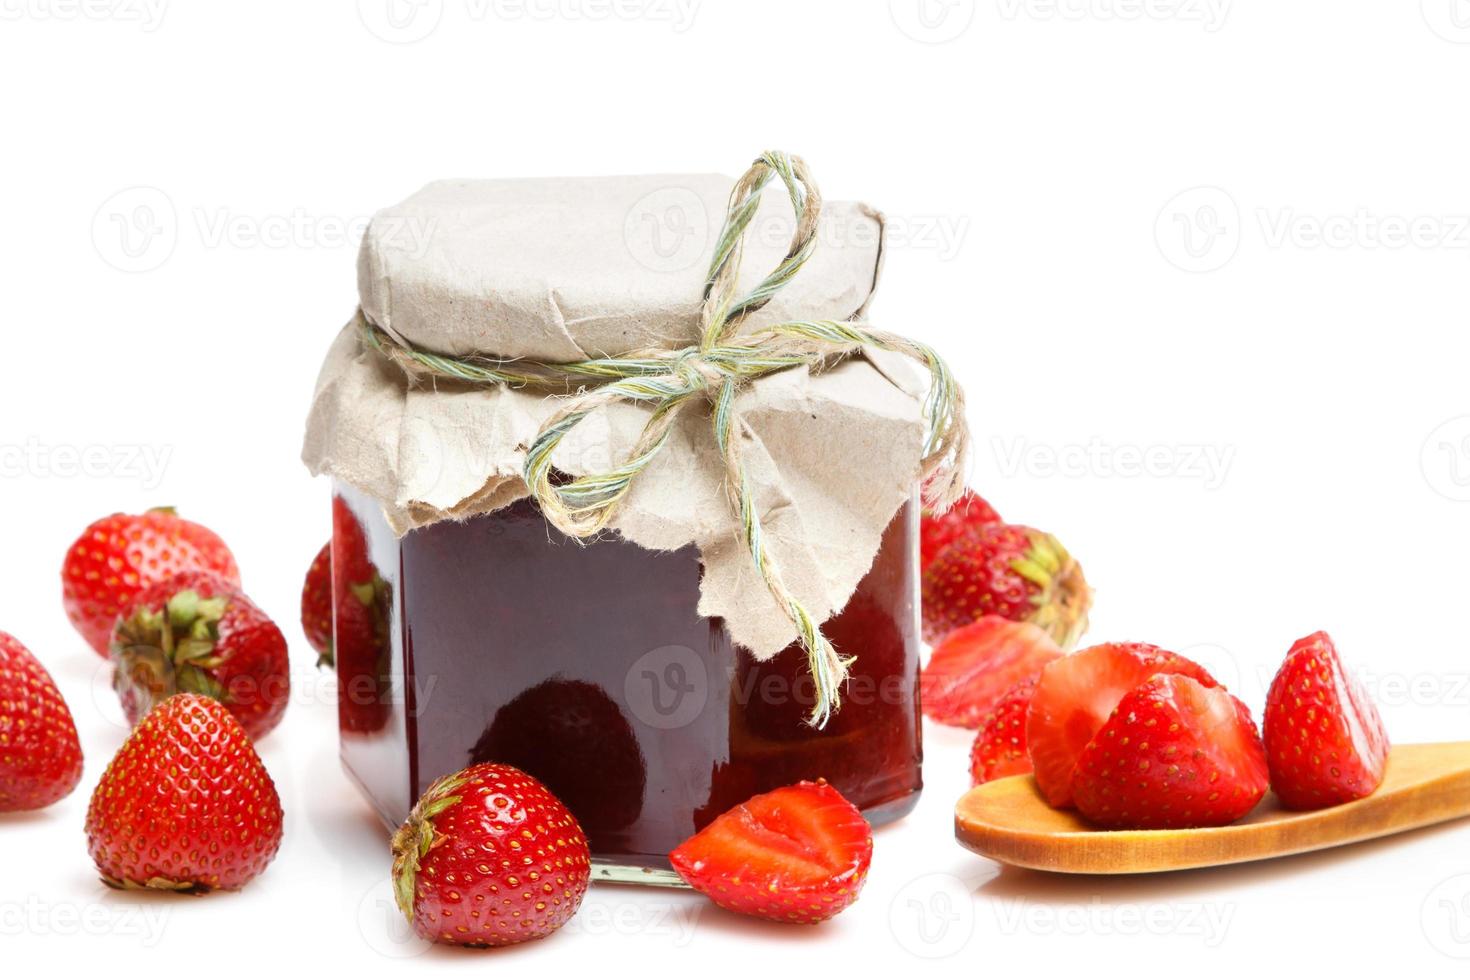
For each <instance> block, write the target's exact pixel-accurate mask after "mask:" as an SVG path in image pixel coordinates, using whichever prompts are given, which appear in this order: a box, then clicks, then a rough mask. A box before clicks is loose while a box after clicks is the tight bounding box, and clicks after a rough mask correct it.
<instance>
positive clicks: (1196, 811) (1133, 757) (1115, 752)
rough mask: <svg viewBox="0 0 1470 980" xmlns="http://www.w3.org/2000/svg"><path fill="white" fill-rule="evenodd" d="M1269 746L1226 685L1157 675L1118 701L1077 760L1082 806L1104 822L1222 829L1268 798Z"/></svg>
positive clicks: (1075, 782) (1075, 789)
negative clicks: (1220, 685)
mask: <svg viewBox="0 0 1470 980" xmlns="http://www.w3.org/2000/svg"><path fill="white" fill-rule="evenodd" d="M1267 782H1268V779H1267V771H1266V751H1265V749H1264V748H1263V747H1262V746H1261V736H1260V734H1259V733H1258V732H1257V731H1256V723H1255V722H1254V721H1252V720H1251V715H1250V711H1249V710H1247V709H1246V706H1245V705H1243V704H1241V703H1240V701H1238V700H1237V699H1236V698H1234V697H1231V695H1230V694H1229V693H1227V692H1226V690H1225V689H1224V688H1223V687H1206V686H1205V685H1203V684H1201V683H1199V682H1198V681H1196V680H1194V679H1193V678H1190V677H1186V676H1184V675H1182V674H1155V675H1154V676H1153V677H1151V678H1149V679H1148V680H1146V681H1144V682H1143V683H1142V684H1140V685H1139V686H1138V687H1136V688H1134V689H1133V690H1132V691H1130V692H1129V693H1128V694H1126V695H1124V697H1123V700H1121V701H1119V702H1118V707H1117V708H1116V709H1114V711H1113V714H1112V716H1111V717H1110V718H1108V720H1107V723H1106V724H1104V725H1103V726H1102V728H1101V729H1099V730H1098V732H1097V734H1096V735H1094V736H1093V738H1092V741H1090V742H1089V743H1088V744H1087V748H1085V749H1084V750H1083V751H1082V755H1081V756H1080V757H1079V758H1078V760H1077V772H1076V774H1075V775H1074V776H1073V778H1072V794H1073V796H1074V797H1075V798H1076V801H1077V809H1078V810H1079V811H1081V813H1082V815H1083V816H1084V817H1086V818H1087V819H1088V820H1091V821H1092V822H1093V823H1095V824H1098V825H1099V826H1102V827H1108V828H1114V829H1129V830H1157V829H1165V828H1176V827H1223V826H1224V825H1226V824H1229V823H1234V822H1235V821H1236V820H1239V819H1240V818H1241V817H1243V816H1245V815H1246V814H1247V813H1250V812H1251V810H1253V809H1255V807H1256V804H1257V803H1259V802H1261V797H1263V796H1265V795H1266V786H1267Z"/></svg>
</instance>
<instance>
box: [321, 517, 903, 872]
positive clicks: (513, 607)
mask: <svg viewBox="0 0 1470 980" xmlns="http://www.w3.org/2000/svg"><path fill="white" fill-rule="evenodd" d="M338 493H339V496H338V497H337V498H336V500H335V501H334V513H335V517H336V520H335V530H334V536H333V540H334V547H333V559H334V567H335V568H338V569H346V570H347V574H346V575H345V576H337V578H338V581H337V582H336V583H335V585H336V596H337V598H336V602H337V607H338V608H337V641H336V652H337V663H338V677H339V688H340V694H341V701H340V704H339V715H340V721H341V730H342V758H343V762H344V764H345V765H346V767H347V769H348V770H349V772H351V773H352V774H353V775H354V776H355V778H356V779H357V780H358V781H359V783H361V785H362V787H363V788H364V790H365V791H366V792H367V795H368V796H369V798H370V799H371V800H372V802H373V804H374V805H375V807H376V808H377V810H378V813H379V814H380V815H381V816H382V817H383V819H384V820H385V821H387V822H388V823H389V824H390V825H393V826H396V825H397V824H398V823H400V822H401V821H402V820H403V819H404V818H405V817H406V816H407V814H408V810H409V808H410V806H411V805H412V803H413V801H414V800H416V799H417V798H418V796H419V795H420V794H421V793H422V792H423V791H424V790H425V789H426V788H427V787H428V785H429V783H431V782H432V781H433V780H434V779H436V778H437V777H439V776H442V775H445V774H446V773H450V772H454V771H456V770H458V769H460V768H463V767H464V766H466V765H469V764H470V763H472V762H481V761H486V760H494V761H498V762H507V763H510V764H512V765H515V766H518V767H520V768H522V769H524V770H526V771H527V772H530V773H531V774H533V775H535V776H537V777H538V778H540V779H541V780H542V781H543V782H545V783H546V784H547V785H548V786H549V787H550V788H551V790H552V791H553V792H554V793H556V794H557V795H558V796H559V797H561V798H562V800H564V801H565V802H566V804H567V805H568V806H569V807H570V808H571V810H572V811H573V812H574V813H575V814H576V815H577V818H578V820H579V821H580V822H581V823H582V826H583V828H584V829H585V830H586V832H587V835H588V837H589V839H590V841H591V845H592V853H593V857H594V858H595V859H596V860H597V861H598V862H599V863H601V864H603V865H608V866H613V867H624V868H656V869H666V868H668V866H669V865H668V857H667V856H668V852H669V851H670V850H672V849H673V848H674V847H675V846H677V845H678V844H679V843H681V842H682V841H683V840H684V839H685V838H687V837H689V836H690V835H691V834H693V833H694V832H695V831H697V830H699V829H700V828H702V827H703V826H705V825H706V824H707V823H709V822H710V821H711V820H713V819H714V818H715V817H716V816H718V815H719V814H720V813H722V812H724V811H725V810H727V809H729V808H730V807H733V806H735V805H736V804H738V803H741V802H743V801H744V800H746V799H748V798H749V797H751V796H752V795H754V794H756V793H761V792H765V791H767V790H770V789H774V788H776V787H778V786H783V785H786V784H789V783H793V782H796V781H797V780H801V779H816V778H818V777H825V778H826V779H827V781H828V782H830V783H832V784H833V785H834V786H836V787H837V789H838V790H840V791H841V792H842V794H843V795H844V796H846V797H847V798H848V799H849V800H851V801H852V802H853V803H854V804H855V805H857V806H858V807H859V808H860V809H862V810H863V811H864V812H865V814H866V815H867V817H868V819H869V820H870V821H871V822H873V823H883V822H887V821H889V820H894V819H896V818H898V817H900V816H902V815H903V814H905V813H907V812H908V811H909V810H910V809H912V808H913V806H914V805H915V803H917V800H918V793H919V790H920V787H921V785H922V782H921V778H920V760H921V756H922V751H921V747H920V723H919V706H918V696H917V691H918V672H919V642H918V629H917V626H918V614H917V608H916V596H917V585H916V577H917V566H916V557H915V548H916V543H917V540H918V527H917V523H918V518H917V510H916V508H915V507H913V506H912V505H910V506H906V507H904V508H903V509H902V510H900V512H899V513H898V515H897V516H896V517H895V518H894V520H893V522H892V524H890V526H889V527H888V529H887V531H886V532H885V534H884V538H883V543H882V546H881V548H880V549H879V551H878V555H877V557H876V559H875V560H874V563H873V567H872V568H871V569H870V570H869V572H868V574H867V576H866V577H865V578H864V579H863V580H862V582H861V584H859V586H858V588H857V591H856V592H855V593H854V595H853V597H852V600H851V601H850V602H849V603H848V605H847V607H846V608H845V609H843V611H842V612H841V613H839V614H838V615H836V616H835V617H833V618H832V619H830V620H828V622H827V623H826V624H825V627H824V629H825V630H826V633H827V635H828V636H829V637H830V638H831V639H832V641H833V643H834V645H835V646H836V647H837V649H838V650H839V651H841V652H843V653H845V654H850V655H855V656H856V657H857V660H856V662H855V663H854V665H853V668H852V672H851V678H850V681H849V683H848V685H847V688H846V691H845V693H844V696H843V703H842V708H841V710H840V711H838V712H837V714H836V715H834V716H833V718H832V720H831V721H830V722H829V723H828V724H827V726H826V728H825V729H823V730H820V731H818V730H816V729H814V728H812V727H810V726H809V725H807V724H806V722H805V718H806V716H807V714H808V713H809V712H810V710H811V705H812V702H813V690H812V684H811V680H810V678H809V676H808V674H807V670H806V657H805V655H804V654H803V652H802V651H801V650H800V648H799V647H795V646H793V647H791V648H788V649H786V650H784V651H782V652H781V653H780V654H778V655H777V656H776V657H775V658H773V659H771V660H769V661H766V662H765V663H759V662H757V661H756V660H755V659H754V658H753V657H751V656H750V655H749V654H748V653H747V652H745V651H744V650H743V649H742V648H740V647H737V646H736V645H735V644H734V643H733V642H732V640H731V639H730V636H729V634H728V633H727V632H726V631H725V629H724V626H723V624H722V622H721V620H719V619H709V618H705V617H701V616H700V615H699V614H698V612H697V611H696V607H697V604H698V600H699V579H700V563H699V555H698V553H697V551H696V550H695V549H694V548H693V547H688V548H684V549H682V550H679V551H674V552H654V551H649V550H646V549H644V548H641V547H639V546H637V545H634V544H631V543H629V542H626V541H622V540H619V539H617V538H615V537H609V538H606V539H603V540H598V541H594V542H591V543H588V544H580V543H577V542H575V541H572V540H570V539H567V538H565V537H564V536H563V535H561V534H560V533H559V532H557V531H556V530H555V529H553V528H551V527H550V526H549V525H548V524H547V523H546V521H545V520H544V519H543V518H542V517H541V515H540V512H539V511H538V510H537V509H536V507H535V505H534V504H533V503H531V502H530V501H522V502H520V503H518V504H516V505H514V506H512V507H509V508H507V509H505V510H501V511H498V512H496V513H494V514H490V515H485V516H482V517H476V518H473V519H471V520H469V521H467V522H464V523H455V522H443V523H440V524H434V525H431V526H429V527H426V528H421V529H419V530H416V531H413V532H411V533H409V534H408V535H407V536H405V537H404V538H402V539H401V540H398V539H395V538H394V536H393V534H392V532H391V530H390V529H389V528H388V526H387V524H386V522H385V521H384V520H383V517H382V515H381V512H380V511H379V510H378V508H377V505H376V504H374V503H372V502H371V501H369V500H367V499H366V498H362V497H359V496H358V495H356V494H355V493H353V492H352V491H349V490H344V489H340V488H339V491H338ZM364 559H366V561H364ZM369 563H370V564H371V566H373V567H374V571H371V572H365V571H364V570H363V569H364V568H365V567H366V566H367V565H368V564H369ZM364 575H366V576H367V577H368V578H369V579H371V580H373V581H375V582H376V585H371V584H370V585H368V586H364V585H363V584H362V583H361V582H356V581H350V580H349V579H352V578H362V577H363V576H364Z"/></svg>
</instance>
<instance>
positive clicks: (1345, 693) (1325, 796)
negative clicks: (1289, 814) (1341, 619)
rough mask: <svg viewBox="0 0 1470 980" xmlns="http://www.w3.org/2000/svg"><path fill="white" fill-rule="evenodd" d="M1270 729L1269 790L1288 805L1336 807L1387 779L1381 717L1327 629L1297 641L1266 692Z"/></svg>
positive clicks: (1267, 717) (1266, 725) (1268, 745)
mask: <svg viewBox="0 0 1470 980" xmlns="http://www.w3.org/2000/svg"><path fill="white" fill-rule="evenodd" d="M1265 728H1266V755H1267V758H1268V759H1269V760H1270V764H1271V788H1272V789H1274V790H1275V791H1276V795H1277V797H1278V798H1279V799H1280V800H1281V802H1282V804H1283V805H1284V806H1287V807H1289V808H1291V809H1293V810H1315V809H1319V808H1321V807H1327V806H1336V805H1337V804H1339V803H1347V802H1349V801H1350V800H1356V799H1360V798H1362V797H1364V796H1367V795H1369V794H1370V793H1372V792H1373V791H1374V790H1376V789H1377V788H1378V786H1379V784H1380V783H1382V782H1383V771H1384V769H1385V768H1386V766H1387V765H1388V744H1389V743H1388V733H1387V732H1386V731H1384V728H1383V719H1382V718H1380V717H1379V715H1378V709H1377V708H1376V707H1374V705H1373V700H1372V699H1371V698H1370V697H1369V696H1368V693H1367V692H1366V691H1365V690H1364V689H1363V686H1362V685H1361V684H1360V683H1358V679H1357V678H1356V677H1354V676H1353V675H1352V674H1351V673H1349V672H1348V671H1347V669H1346V668H1344V667H1343V665H1342V660H1341V659H1340V658H1339V657H1338V655H1337V647H1336V646H1335V645H1334V644H1333V642H1332V637H1330V636H1328V635H1327V634H1326V633H1313V634H1312V635H1311V636H1308V637H1305V638H1303V639H1300V640H1297V641H1296V643H1295V644H1293V645H1292V648H1291V651H1290V652H1289V653H1288V654H1287V655H1286V660H1285V662H1284V663H1282V665H1281V669H1280V670H1279V671H1278V672H1277V673H1276V679H1275V680H1273V681H1272V682H1271V690H1270V693H1269V694H1267V696H1266V718H1265Z"/></svg>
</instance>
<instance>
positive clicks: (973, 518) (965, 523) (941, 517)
mask: <svg viewBox="0 0 1470 980" xmlns="http://www.w3.org/2000/svg"><path fill="white" fill-rule="evenodd" d="M1001 523H1004V522H1003V521H1002V520H1001V517H1000V515H999V514H998V513H996V511H995V508H994V507H992V506H990V504H989V503H988V502H987V501H986V500H985V498H983V497H981V496H980V495H979V494H978V493H975V492H974V491H973V490H966V491H965V493H964V495H963V496H961V497H960V499H959V500H957V501H955V504H954V506H953V507H951V508H950V509H949V510H947V511H945V512H944V513H943V514H930V513H929V512H928V511H925V512H924V514H923V516H922V517H921V518H920V519H919V568H920V569H924V568H928V567H929V563H930V562H932V561H933V560H934V559H935V557H936V556H938V554H939V553H940V552H941V551H943V550H944V549H945V548H946V547H947V546H948V545H949V544H950V542H952V541H954V540H956V539H957V538H962V537H964V536H965V535H966V534H969V533H970V532H971V531H973V530H975V529H976V528H981V527H985V526H986V525H988V524H1001Z"/></svg>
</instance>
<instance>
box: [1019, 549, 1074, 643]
mask: <svg viewBox="0 0 1470 980" xmlns="http://www.w3.org/2000/svg"><path fill="white" fill-rule="evenodd" d="M1029 537H1030V541H1031V544H1030V547H1028V548H1027V549H1026V553H1025V554H1024V555H1022V556H1021V557H1020V558H1017V559H1015V560H1014V561H1012V562H1011V570H1012V571H1014V572H1015V573H1016V574H1017V575H1019V576H1021V577H1022V578H1024V579H1025V580H1026V581H1028V582H1030V583H1031V584H1033V585H1035V586H1036V587H1037V589H1038V590H1039V591H1037V593H1036V594H1035V595H1034V596H1032V597H1031V603H1032V605H1033V606H1035V607H1036V608H1035V610H1034V611H1033V612H1032V614H1031V615H1030V616H1029V617H1028V619H1029V620H1030V622H1032V623H1034V624H1036V625H1037V626H1040V627H1041V628H1042V629H1044V630H1046V632H1047V633H1049V634H1051V638H1052V639H1053V640H1055V641H1056V642H1057V645H1058V646H1060V647H1061V648H1062V649H1064V650H1070V649H1072V648H1073V647H1074V646H1076V645H1077V641H1078V640H1080V639H1082V635H1083V634H1084V633H1086V632H1087V613H1088V610H1090V609H1091V608H1092V588H1091V587H1090V586H1089V585H1088V584H1087V579H1086V578H1085V577H1084V576H1083V574H1082V566H1081V565H1079V564H1078V563H1077V560H1076V559H1075V558H1073V557H1072V556H1071V555H1070V554H1069V553H1068V552H1067V549H1066V548H1064V547H1062V543H1061V542H1060V541H1058V540H1057V539H1056V538H1054V537H1052V536H1051V535H1050V534H1046V533H1044V532H1042V531H1032V532H1031V533H1030V535H1029Z"/></svg>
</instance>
